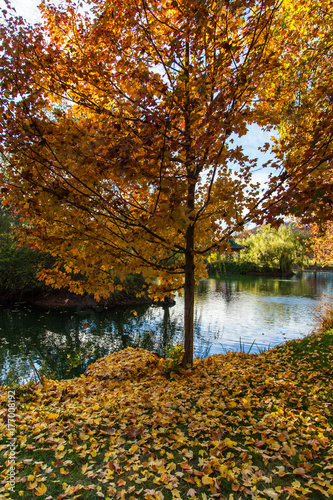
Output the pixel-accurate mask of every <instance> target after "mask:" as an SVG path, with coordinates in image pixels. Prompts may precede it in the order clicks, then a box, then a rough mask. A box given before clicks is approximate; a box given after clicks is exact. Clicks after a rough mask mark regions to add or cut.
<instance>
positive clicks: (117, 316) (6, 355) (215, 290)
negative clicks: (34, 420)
mask: <svg viewBox="0 0 333 500" xmlns="http://www.w3.org/2000/svg"><path fill="white" fill-rule="evenodd" d="M297 286H298V288H297ZM332 286H333V279H332V275H326V274H325V273H317V276H316V277H315V276H314V274H310V275H309V274H307V275H303V276H301V277H300V278H299V279H295V280H294V281H293V280H280V279H277V278H266V277H257V278H255V279H253V278H252V277H237V279H234V278H233V279H231V278H230V279H229V278H228V277H227V278H226V279H220V280H207V281H205V282H203V283H202V284H200V285H199V287H198V295H197V298H198V303H197V304H198V306H199V305H200V307H196V316H195V320H194V344H195V356H199V357H206V356H208V355H209V354H210V350H211V347H212V346H213V345H214V344H216V340H218V339H220V335H221V328H220V326H221V325H220V324H217V321H218V320H217V319H216V318H214V317H209V315H208V318H207V314H208V312H207V308H206V306H205V304H206V300H207V301H211V302H213V303H215V299H216V298H217V297H218V298H223V301H222V305H223V303H227V305H228V309H227V310H228V311H229V312H230V311H233V310H234V311H235V315H237V311H238V307H239V306H238V303H237V301H238V299H239V296H240V294H241V293H242V292H246V293H247V295H249V294H250V295H251V297H252V296H255V295H259V297H260V298H261V297H265V296H267V300H265V301H264V302H262V301H261V302H259V305H260V304H261V306H260V307H263V308H264V309H263V311H264V313H265V314H264V316H265V317H267V314H268V311H269V317H270V321H271V322H272V323H275V322H279V321H280V316H281V315H282V312H283V315H284V317H286V315H287V314H290V315H291V316H292V315H293V314H294V312H293V311H294V309H293V308H290V312H289V313H288V311H289V309H288V308H286V307H285V306H286V304H287V305H288V307H289V298H288V296H289V297H290V296H291V295H293V296H298V295H301V296H303V297H308V298H312V297H313V296H315V295H316V294H317V295H320V294H322V293H325V292H326V293H330V290H332ZM331 295H332V293H331ZM283 296H286V299H285V300H280V297H283ZM269 297H272V300H269ZM274 297H277V300H276V301H275V300H274ZM292 302H293V301H291V302H290V303H291V304H292ZM179 306H180V304H179V303H178V307H177V306H176V308H172V307H171V308H169V307H165V308H161V307H148V306H140V307H134V306H131V307H117V308H110V309H108V310H99V309H89V310H76V311H72V312H70V311H44V310H40V309H32V310H29V309H27V308H23V307H22V308H17V309H13V308H12V309H3V308H1V309H0V383H5V380H6V374H8V373H9V371H11V374H10V375H11V376H12V377H13V376H14V375H17V377H18V379H19V380H21V381H22V382H23V381H26V380H27V379H31V378H32V377H33V376H34V370H33V367H32V366H31V363H30V361H29V360H28V358H27V357H26V356H27V354H29V355H30V357H31V359H32V360H33V363H34V365H35V366H36V367H37V368H39V367H40V366H41V364H42V361H43V360H45V361H46V363H47V365H48V366H49V367H50V368H51V369H52V370H53V371H54V372H55V375H56V378H59V379H60V378H72V377H74V376H77V375H79V374H81V373H83V372H84V371H85V369H86V368H87V366H88V365H89V364H90V363H92V362H93V361H95V360H96V359H97V358H101V357H104V356H106V355H107V354H109V353H112V352H114V351H118V350H120V349H124V348H126V347H128V346H130V347H134V348H135V347H141V348H143V349H148V350H152V351H157V352H159V353H160V354H163V353H164V349H165V346H166V345H167V344H168V343H170V342H172V343H174V344H175V343H177V342H179V341H181V340H182V332H183V322H182V319H183V316H182V311H181V307H179ZM268 306H269V307H268ZM221 307H222V306H221ZM258 307H259V306H258ZM133 309H135V312H136V313H137V315H136V316H135V314H134V313H133ZM259 310H260V309H259ZM172 311H174V312H172ZM207 319H208V321H207ZM214 321H215V323H214ZM20 349H21V350H20ZM22 351H23V353H25V356H24V355H23V354H22Z"/></svg>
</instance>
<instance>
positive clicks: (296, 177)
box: [267, 0, 333, 224]
mask: <svg viewBox="0 0 333 500" xmlns="http://www.w3.org/2000/svg"><path fill="white" fill-rule="evenodd" d="M304 7H305V10H306V11H307V14H305V10H304ZM287 11H288V20H287V23H288V43H289V47H290V50H289V51H286V52H285V54H284V61H283V64H284V70H285V77H284V78H283V79H282V80H281V79H277V86H276V89H277V100H276V102H275V104H274V106H275V109H276V111H277V112H279V113H280V115H281V120H280V123H279V125H278V126H277V130H278V132H279V133H278V134H277V135H276V136H275V144H274V146H273V152H274V153H275V158H274V160H273V163H274V164H275V166H276V167H277V166H280V167H281V169H282V175H279V176H278V178H275V179H274V178H273V179H272V190H274V191H275V193H274V196H273V197H272V198H271V200H270V202H269V203H271V214H272V215H273V217H274V216H275V215H276V214H278V213H281V211H282V212H285V213H286V212H287V213H288V212H289V213H291V214H292V215H294V216H296V217H297V218H298V219H299V220H301V221H302V222H303V223H304V224H309V223H312V222H313V221H314V220H316V221H317V222H318V223H319V224H325V222H326V221H329V220H333V209H332V205H333V169H332V158H333V120H332V118H333V98H332V88H333V72H332V57H333V50H332V36H333V22H332V21H333V14H332V8H331V7H330V6H329V4H328V3H326V2H320V1H317V0H315V1H314V2H311V3H309V4H308V5H307V6H304V5H302V4H301V2H294V3H290V4H289V6H287ZM304 35H305V36H304ZM295 47H298V48H299V50H298V51H295ZM284 93H288V94H289V103H287V102H286V101H285V100H284V99H283V98H282V99H280V96H282V95H283V94H284ZM267 146H268V145H267ZM282 179H283V180H284V182H282V183H281V184H280V187H279V186H278V183H279V182H281V180H282ZM276 188H277V189H276ZM286 195H287V196H286Z"/></svg>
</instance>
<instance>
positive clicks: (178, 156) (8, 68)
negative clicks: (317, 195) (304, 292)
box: [0, 0, 331, 364]
mask: <svg viewBox="0 0 333 500" xmlns="http://www.w3.org/2000/svg"><path fill="white" fill-rule="evenodd" d="M83 7H84V8H83ZM40 9H41V12H42V16H43V24H41V25H35V26H29V25H27V24H25V23H23V21H22V20H21V19H19V18H17V17H15V16H14V15H13V13H12V11H11V10H10V9H8V10H7V11H3V21H2V24H1V39H2V48H1V61H0V73H1V88H2V97H1V100H0V115H1V117H0V142H1V145H0V148H1V153H2V156H3V168H2V173H1V184H2V196H3V200H4V203H6V204H9V205H10V206H11V207H12V208H13V210H14V211H15V212H16V213H18V214H20V216H21V218H22V219H24V220H25V221H26V224H24V225H23V227H22V229H21V238H22V241H24V242H25V243H29V244H30V245H31V246H32V247H33V248H38V249H41V250H43V251H46V252H49V253H51V254H52V255H53V256H54V257H55V258H56V264H55V265H54V267H53V269H52V270H48V271H47V272H45V273H44V274H42V277H43V278H44V279H46V281H47V282H48V283H49V284H52V285H53V286H56V287H61V286H68V287H69V288H70V290H71V291H74V292H79V293H82V292H89V293H94V294H95V296H97V297H98V296H107V295H108V294H110V293H111V292H112V291H113V289H114V284H113V282H114V277H115V276H117V277H118V278H119V277H120V278H124V277H125V276H126V275H127V274H128V273H133V272H136V273H142V275H143V276H144V277H145V279H146V283H147V287H149V293H150V294H151V296H153V297H161V296H163V295H164V294H165V293H167V292H168V293H170V292H171V293H173V292H176V291H177V290H180V289H182V288H184V289H185V315H184V318H185V319H184V347H185V357H184V364H186V363H191V362H192V357H193V307H194V285H195V280H196V279H200V278H202V277H203V276H205V267H204V264H203V257H204V255H205V254H206V253H207V252H209V251H211V250H212V249H218V250H221V249H223V248H225V247H227V246H228V243H227V240H228V239H230V237H232V235H233V234H235V233H236V232H237V231H238V230H239V229H241V228H243V227H244V225H245V224H246V223H247V222H249V221H252V222H259V221H262V220H263V219H264V218H265V217H266V216H267V217H268V218H269V216H270V215H269V214H273V216H274V217H275V218H276V217H277V216H279V214H280V213H281V210H282V209H283V207H284V208H286V207H288V208H290V204H289V200H290V193H291V191H292V192H294V193H295V192H296V187H297V190H299V191H301V187H302V182H303V180H304V179H306V181H304V182H306V184H307V186H310V185H311V182H312V180H310V181H309V182H308V181H307V179H308V178H309V174H310V173H311V174H312V173H313V172H317V171H318V172H320V176H319V177H320V179H321V182H322V184H323V188H324V187H325V186H326V184H325V182H326V180H325V179H326V177H327V182H330V180H329V179H331V178H330V174H328V176H326V177H325V179H324V177H323V176H322V173H321V172H322V171H323V170H324V171H325V172H326V167H327V162H328V161H329V153H328V150H329V149H330V146H329V147H327V148H326V150H325V155H326V156H325V158H326V159H324V156H323V154H322V152H323V148H324V144H326V143H327V142H328V143H329V145H330V135H329V133H328V132H327V133H326V132H325V137H322V138H321V139H320V141H319V142H318V141H317V142H316V144H315V145H314V149H313V151H315V152H314V153H313V154H312V155H310V156H309V153H308V149H307V148H308V142H309V138H308V136H311V134H312V136H315V134H316V131H317V129H316V128H315V123H316V120H317V118H318V116H319V115H320V113H321V112H323V111H322V108H324V107H325V106H327V99H328V98H327V88H328V85H329V75H328V73H327V78H326V80H325V85H324V88H323V89H322V90H320V89H321V87H320V85H319V83H318V81H319V73H320V69H318V68H319V67H318V66H315V65H314V61H317V62H318V61H319V62H320V68H322V70H324V69H325V64H326V65H327V58H328V56H329V51H330V49H329V48H328V46H329V44H328V36H329V33H330V26H329V23H328V22H326V17H325V16H326V14H327V9H329V4H328V2H327V6H326V3H325V2H320V3H318V4H316V3H312V4H311V7H310V6H308V5H305V4H304V3H303V2H300V1H296V0H295V1H289V0H288V1H284V2H280V1H275V0H259V1H258V0H236V1H229V0H226V1H223V2H216V1H213V0H204V1H202V0H200V1H199V0H182V1H179V2H177V1H176V0H174V1H152V0H140V1H137V0H135V1H134V0H125V1H123V2H112V3H110V2H104V1H102V0H93V1H89V2H87V3H85V4H84V5H83V3H75V1H74V0H73V1H72V0H67V1H66V2H65V3H64V4H61V5H53V4H52V3H49V2H47V1H46V2H42V4H41V6H40ZM325 9H326V10H325ZM316 58H317V59H316ZM305 83H307V85H305V87H304V88H301V86H302V85H303V84H305ZM317 87H318V88H319V90H318V88H317ZM318 92H319V94H320V92H322V95H323V97H322V101H321V102H320V103H319V104H317V101H316V96H317V95H318ZM299 95H301V97H300V99H299V101H298V100H297V99H298V96H299ZM309 101H310V104H311V106H310V110H311V111H310V112H309V114H308V115H307V117H303V116H302V111H303V110H304V109H305V107H306V106H307V105H308V102H309ZM325 109H326V108H325ZM327 109H328V108H327ZM330 112H331V111H327V120H329V116H330ZM318 114H319V115H318ZM320 116H321V115H320ZM325 119H326V118H324V117H322V118H321V121H320V124H321V126H319V125H318V127H319V129H318V130H319V131H320V130H321V129H322V127H323V126H324V125H325V123H326V122H325ZM295 123H297V127H298V128H297V127H296V128H295V126H294V124H295ZM251 124H258V125H260V126H262V127H264V128H266V129H267V130H273V129H274V130H275V131H279V134H280V135H279V139H277V141H278V142H277V143H276V145H275V146H274V147H275V153H276V161H275V163H274V164H273V166H274V167H276V168H277V169H278V170H277V175H275V176H273V177H272V179H271V183H270V185H268V186H267V188H266V189H263V188H262V187H260V186H259V185H257V184H255V183H254V182H253V181H252V172H253V170H254V169H255V167H256V161H255V160H250V159H249V158H248V157H247V156H246V155H245V154H244V152H243V150H242V147H241V146H239V145H237V144H236V142H234V140H235V138H237V137H242V136H243V135H245V134H246V132H247V131H248V127H249V125H251ZM303 125H304V126H305V125H306V126H307V127H308V129H307V130H308V132H309V133H308V135H306V136H304V137H303V138H302V139H300V137H299V132H298V130H299V129H300V128H301V127H303ZM316 126H317V125H316ZM311 127H312V128H311ZM325 130H326V129H325ZM327 134H328V135H327ZM301 140H302V141H303V142H300V141H301ZM325 141H326V142H325ZM263 147H264V148H265V146H263ZM297 155H298V156H297ZM320 155H321V156H320ZM319 156H320V159H319ZM325 175H326V174H325ZM315 182H317V181H316V179H315ZM298 188H299V189H298ZM302 189H303V187H302ZM288 190H289V191H288ZM325 203H326V201H325ZM325 206H326V205H325Z"/></svg>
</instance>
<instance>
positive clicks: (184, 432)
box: [0, 330, 333, 500]
mask: <svg viewBox="0 0 333 500" xmlns="http://www.w3.org/2000/svg"><path fill="white" fill-rule="evenodd" d="M332 339H333V331H332V330H329V331H325V332H321V333H318V334H313V335H311V336H308V337H306V338H304V339H302V340H298V341H290V342H287V343H286V344H284V345H281V346H279V347H276V348H274V349H271V350H269V351H267V352H265V353H261V354H259V355H250V354H244V353H230V352H229V353H227V354H226V355H214V356H210V357H208V358H207V359H203V360H197V361H195V363H194V367H193V369H188V370H186V371H181V373H180V374H179V375H177V374H174V375H172V376H171V377H169V378H168V377H166V376H165V375H164V373H163V363H164V361H163V360H161V359H160V358H159V357H157V356H155V355H154V354H153V353H151V352H148V351H144V350H142V349H127V350H124V351H120V352H118V353H114V354H112V355H110V356H107V357H106V358H104V359H100V360H98V361H96V362H95V363H94V364H93V365H91V366H90V368H89V370H88V374H87V376H85V377H84V376H81V377H80V378H77V379H74V380H71V381H60V382H56V381H52V380H43V381H42V383H39V384H32V385H30V386H20V387H17V388H16V389H12V390H11V393H10V394H11V397H12V399H13V401H15V410H13V411H15V419H14V420H15V431H16V434H15V437H16V442H15V445H16V448H15V450H14V448H8V445H9V443H10V435H9V434H8V431H9V426H8V425H7V414H8V390H7V389H5V388H1V392H0V401H1V410H0V411H1V418H2V424H1V433H2V441H1V446H0V455H1V456H2V460H0V463H1V464H2V465H1V466H0V474H1V477H2V478H3V479H2V484H1V487H0V493H1V495H2V498H6V499H14V498H20V497H22V498H24V499H28V500H29V499H33V498H35V497H36V495H37V496H39V497H40V498H43V499H47V498H48V499H50V500H51V499H56V498H58V499H62V498H64V499H65V498H75V497H77V498H80V499H83V500H85V499H87V500H88V499H91V498H106V499H113V498H117V499H128V500H134V499H135V500H137V499H147V500H152V499H154V500H158V499H178V498H179V499H187V498H188V499H193V500H195V499H206V500H207V499H213V498H219V499H221V500H222V499H231V498H232V499H234V500H240V499H247V498H250V499H257V500H259V499H261V498H267V499H268V498H273V499H288V498H302V499H321V498H330V497H332V495H333V485H332V477H333V476H332V470H333V444H332V443H333V430H332V426H331V424H332V419H333V408H332V394H333V382H332V381H333V377H332V376H333V368H332V367H333V363H332V361H333V354H332V347H333V342H332ZM11 450H14V451H13V453H14V454H15V453H16V467H17V468H16V476H15V478H16V484H15V486H13V488H14V490H15V493H14V492H13V490H12V491H11V490H10V486H11V485H10V484H9V483H8V482H7V483H6V479H5V478H6V474H8V473H9V472H10V464H11V462H10V461H9V459H10V458H11V457H10V456H9V453H11V452H12V451H11Z"/></svg>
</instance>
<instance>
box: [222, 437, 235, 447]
mask: <svg viewBox="0 0 333 500" xmlns="http://www.w3.org/2000/svg"><path fill="white" fill-rule="evenodd" d="M223 442H224V444H225V445H227V446H228V447H229V448H233V447H234V446H236V445H237V443H236V441H232V440H231V439H229V438H225V439H224V440H223Z"/></svg>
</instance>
